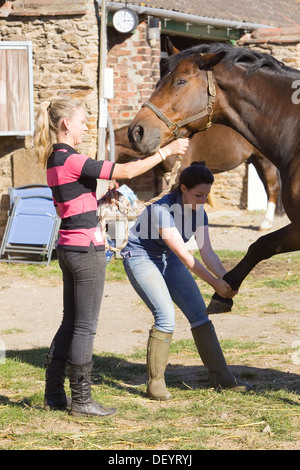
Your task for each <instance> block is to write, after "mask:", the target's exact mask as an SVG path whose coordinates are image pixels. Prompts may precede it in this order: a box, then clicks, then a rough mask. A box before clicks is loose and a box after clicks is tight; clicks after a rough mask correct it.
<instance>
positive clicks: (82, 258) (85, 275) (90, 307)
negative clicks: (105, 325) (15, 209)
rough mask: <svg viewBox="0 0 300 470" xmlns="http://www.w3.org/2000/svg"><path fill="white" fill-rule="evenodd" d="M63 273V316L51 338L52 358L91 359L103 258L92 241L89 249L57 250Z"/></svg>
mask: <svg viewBox="0 0 300 470" xmlns="http://www.w3.org/2000/svg"><path fill="white" fill-rule="evenodd" d="M57 256H58V260H59V265H60V268H61V270H62V273H63V283H64V284H63V285H64V288H63V304H64V310H63V319H62V323H61V325H60V327H59V329H58V331H57V333H56V335H55V337H54V339H53V341H52V344H51V347H50V354H51V355H52V356H53V357H54V358H55V359H61V360H64V361H66V360H67V359H69V360H70V361H71V362H73V363H75V364H86V363H88V362H90V361H91V360H92V352H93V344H94V337H95V334H96V330H97V324H98V317H99V311H100V306H101V301H102V296H103V289H104V280H105V271H106V258H105V252H104V251H96V250H95V247H94V245H91V246H90V247H89V251H88V252H84V253H82V252H76V251H67V250H63V249H58V250H57Z"/></svg>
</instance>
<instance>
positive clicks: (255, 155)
mask: <svg viewBox="0 0 300 470" xmlns="http://www.w3.org/2000/svg"><path fill="white" fill-rule="evenodd" d="M127 130H128V127H127V126H124V127H121V128H120V129H117V130H116V131H115V159H116V161H120V160H122V161H129V160H132V159H134V158H137V157H138V155H137V153H136V152H135V151H134V150H133V149H132V148H131V145H130V143H129V139H128V135H127ZM202 160H205V162H206V165H207V166H208V167H209V168H210V170H211V171H212V172H213V173H215V174H216V173H223V172H224V171H229V170H232V169H233V168H236V167H237V166H239V165H240V164H241V163H244V162H247V163H252V164H253V165H254V167H255V168H256V171H257V173H258V175H259V177H260V179H261V180H262V183H263V185H264V187H265V190H266V193H267V198H268V206H267V210H266V214H265V217H264V220H263V221H262V223H261V226H260V230H269V229H270V228H271V227H272V223H273V220H274V214H275V207H276V204H277V208H278V213H280V212H282V208H281V198H280V178H279V175H278V170H277V168H276V167H275V166H274V165H273V163H271V162H270V161H269V160H267V159H266V158H265V157H264V156H263V155H262V154H261V153H260V152H259V151H258V150H257V149H256V148H255V147H253V145H251V144H250V143H249V142H248V141H247V140H245V139H244V138H243V137H242V136H241V135H240V134H238V133H237V132H235V131H234V130H233V129H229V128H228V127H226V126H221V125H218V124H216V125H215V126H213V127H211V128H210V129H208V130H207V132H200V133H197V134H195V135H194V136H193V137H192V139H191V142H190V145H189V148H188V150H187V152H186V153H185V155H184V158H183V161H182V164H181V167H180V171H182V170H183V169H184V168H186V167H187V166H189V165H190V164H191V163H192V162H195V161H202ZM173 162H174V158H172V157H170V158H168V159H167V160H165V161H164V162H162V163H161V164H160V165H158V166H157V167H155V168H154V171H155V173H156V174H158V175H164V174H166V173H169V172H170V171H171V169H172V165H173Z"/></svg>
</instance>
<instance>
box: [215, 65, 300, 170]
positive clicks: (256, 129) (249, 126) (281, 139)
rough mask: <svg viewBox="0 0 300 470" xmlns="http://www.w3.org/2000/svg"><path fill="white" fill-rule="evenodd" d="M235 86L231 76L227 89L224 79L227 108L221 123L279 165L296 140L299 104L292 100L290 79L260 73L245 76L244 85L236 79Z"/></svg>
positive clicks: (299, 122)
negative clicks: (237, 85) (237, 84)
mask: <svg viewBox="0 0 300 470" xmlns="http://www.w3.org/2000/svg"><path fill="white" fill-rule="evenodd" d="M232 77H234V75H232ZM299 78H300V76H299ZM238 83H239V84H240V85H239V87H236V81H235V80H233V78H231V77H230V85H229V86H228V79H227V84H226V92H225V93H226V96H225V97H224V99H225V101H226V103H227V107H225V109H223V115H222V117H221V121H223V122H222V123H223V124H226V125H228V126H230V127H232V128H233V129H234V130H236V131H237V132H238V133H239V134H241V135H242V136H243V137H245V138H246V139H247V140H248V141H249V142H250V143H251V144H252V145H254V146H255V147H256V148H258V149H259V150H260V151H261V152H262V153H263V154H264V155H265V156H266V157H268V158H269V159H270V160H271V161H272V162H273V163H274V164H275V165H276V166H278V163H279V162H282V159H283V158H288V157H289V156H290V155H291V153H292V152H293V151H294V149H295V147H296V146H297V142H298V139H299V137H298V135H299V124H300V104H299V105H298V106H296V105H295V103H293V101H292V95H293V89H292V83H293V80H292V79H291V78H288V77H287V76H286V77H285V76H284V75H280V74H279V75H278V76H276V74H272V75H271V74H269V73H265V74H264V73H263V71H259V72H256V74H254V75H252V76H251V77H249V78H247V77H245V76H244V81H243V82H242V81H241V76H240V77H238ZM242 83H244V86H243V85H241V84H242ZM229 103H230V104H229Z"/></svg>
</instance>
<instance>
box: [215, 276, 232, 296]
mask: <svg viewBox="0 0 300 470" xmlns="http://www.w3.org/2000/svg"><path fill="white" fill-rule="evenodd" d="M213 288H214V289H215V291H216V293H217V294H219V295H220V296H221V297H224V298H225V299H232V297H233V296H234V295H235V294H236V292H233V291H232V289H231V287H230V285H229V284H228V283H227V282H226V281H224V279H216V280H215V281H214V285H213Z"/></svg>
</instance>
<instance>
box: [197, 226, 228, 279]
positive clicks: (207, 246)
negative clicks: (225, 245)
mask: <svg viewBox="0 0 300 470" xmlns="http://www.w3.org/2000/svg"><path fill="white" fill-rule="evenodd" d="M200 229H202V230H203V231H204V233H203V239H202V240H201V245H199V242H198V233H197V232H198V231H196V234H195V238H196V241H197V244H198V247H199V251H200V255H201V258H202V260H203V262H204V263H205V265H206V266H207V267H208V269H209V270H210V271H211V272H212V273H214V274H215V276H217V277H218V278H222V277H223V276H224V274H226V269H225V268H224V266H223V264H222V263H221V260H220V258H219V257H218V255H217V254H216V253H215V252H214V250H213V248H212V246H211V243H210V238H209V229H208V226H207V225H206V226H204V227H200Z"/></svg>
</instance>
